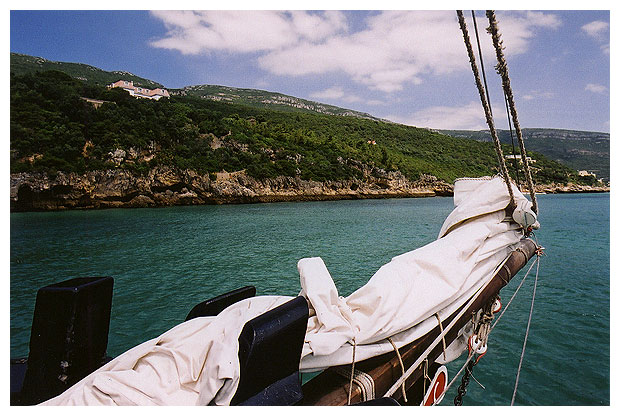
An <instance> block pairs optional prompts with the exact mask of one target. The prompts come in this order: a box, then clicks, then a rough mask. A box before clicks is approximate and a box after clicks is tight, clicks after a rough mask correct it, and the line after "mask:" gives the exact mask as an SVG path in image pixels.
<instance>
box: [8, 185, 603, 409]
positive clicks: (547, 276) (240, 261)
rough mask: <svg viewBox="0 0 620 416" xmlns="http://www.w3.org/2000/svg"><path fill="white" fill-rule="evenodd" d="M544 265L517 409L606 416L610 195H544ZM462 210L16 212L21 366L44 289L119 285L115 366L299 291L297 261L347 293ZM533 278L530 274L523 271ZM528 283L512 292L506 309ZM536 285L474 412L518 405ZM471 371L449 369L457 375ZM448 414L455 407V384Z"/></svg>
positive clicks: (504, 339) (372, 203)
mask: <svg viewBox="0 0 620 416" xmlns="http://www.w3.org/2000/svg"><path fill="white" fill-rule="evenodd" d="M539 205H540V212H541V215H540V221H541V224H542V228H541V229H540V230H539V231H538V232H537V233H536V236H537V238H538V240H539V242H540V244H541V245H543V246H544V247H546V253H547V255H546V256H545V257H543V258H542V261H541V265H540V273H539V283H538V289H537V292H536V305H535V309H534V315H533V318H532V324H531V329H530V336H529V341H528V344H527V350H526V356H525V361H524V364H523V368H522V370H521V375H520V380H519V390H518V394H517V398H516V401H515V403H516V404H519V405H608V404H609V400H610V393H609V386H610V381H609V380H610V339H609V335H610V315H609V310H610V269H609V194H582V195H541V196H539ZM451 210H452V198H422V199H387V200H362V201H333V202H305V203H277V204H257V205H225V206H197V207H173V208H156V209H125V210H123V209H114V210H102V211H72V212H51V213H13V214H11V219H10V224H11V237H10V241H11V248H10V250H11V254H10V265H11V276H10V292H11V293H10V313H11V319H10V320H11V336H10V341H11V357H12V358H17V357H21V356H26V355H27V354H28V340H29V336H30V325H31V322H32V313H33V310H34V303H35V298H36V291H37V289H38V288H40V287H42V286H44V285H48V284H51V283H54V282H58V281H61V280H65V279H69V278H73V277H79V276H95V275H99V276H113V277H114V279H115V283H114V297H113V304H112V321H111V323H110V336H109V344H108V354H109V355H112V356H115V355H118V354H120V353H122V352H123V351H125V350H127V349H129V348H131V347H133V346H135V345H137V344H138V343H141V342H143V341H145V340H147V339H150V338H153V337H155V336H157V335H159V334H161V333H162V332H164V331H166V330H168V329H170V328H171V327H173V326H175V325H176V324H178V323H180V322H182V321H183V320H184V318H185V316H186V315H187V313H188V312H189V310H190V309H191V308H192V306H194V305H195V304H196V303H198V302H200V301H202V300H205V299H208V298H210V297H213V296H216V295H218V294H221V293H223V292H226V291H229V290H232V289H235V288H238V287H241V286H244V285H254V286H256V287H257V292H258V293H257V294H259V295H272V294H279V295H290V296H295V295H297V294H298V293H299V290H300V285H299V276H298V273H297V261H298V260H299V259H301V258H303V257H310V256H320V257H322V258H323V259H324V261H325V263H326V265H327V267H328V269H329V270H330V272H331V274H332V277H333V278H334V281H335V283H336V286H337V288H338V290H339V292H340V295H342V296H346V295H348V294H350V293H351V292H353V291H354V290H355V289H357V288H358V287H360V286H362V285H363V284H364V283H365V282H366V281H367V280H368V279H369V278H370V277H371V276H372V274H373V273H374V272H375V271H376V270H377V269H378V268H379V267H380V266H381V265H383V264H385V263H387V262H388V261H389V260H390V259H391V258H392V257H394V256H395V255H398V254H401V253H403V252H406V251H409V250H412V249H415V248H417V247H419V246H422V245H424V244H427V243H429V242H431V241H432V240H434V239H435V238H436V236H437V233H438V232H439V229H440V227H441V224H442V222H443V220H444V219H445V217H446V216H447V215H448V214H449V213H450V211H451ZM522 273H523V272H522ZM521 276H522V274H520V275H518V276H517V277H515V278H514V279H513V281H512V282H511V283H510V285H509V286H508V287H506V288H505V289H504V290H503V291H502V299H504V300H505V302H506V301H507V299H509V298H510V296H511V294H512V292H513V291H514V289H515V288H516V286H517V284H518V283H519V281H520V280H521ZM533 277H534V275H533V274H531V275H530V276H529V277H528V279H527V280H526V282H525V284H524V286H523V287H522V289H521V291H520V292H519V294H518V295H517V297H516V299H515V301H514V302H513V304H512V305H511V306H510V308H509V309H508V311H507V312H506V313H505V315H504V316H503V317H502V320H501V322H500V324H499V325H498V326H497V327H496V328H495V330H494V331H493V333H492V334H491V338H490V341H489V351H488V353H487V354H486V356H485V357H483V358H482V360H481V361H480V363H479V364H478V365H477V366H476V367H475V369H474V376H475V378H476V379H477V380H478V381H479V382H480V383H481V384H482V385H483V386H484V387H485V388H484V389H483V388H482V387H480V386H479V385H478V384H477V383H476V382H475V381H474V380H472V381H471V382H470V384H469V388H468V393H467V395H466V396H465V399H464V401H463V404H464V405H508V404H510V399H511V397H512V391H513V386H514V382H515V375H516V370H517V366H518V363H519V357H520V354H521V347H522V343H523V335H524V333H525V326H526V323H527V318H528V314H529V309H530V300H531V291H532V285H533V282H534V279H533ZM461 363H462V359H461V360H457V361H455V362H453V363H451V364H450V366H449V373H450V376H451V377H452V376H453V375H454V374H455V373H456V371H457V370H458V369H459V368H460V366H461ZM457 385H458V382H457V383H455V386H454V387H453V388H452V389H451V391H450V392H449V393H448V395H447V397H446V399H444V402H443V403H442V404H446V405H450V404H452V398H453V397H454V395H455V394H456V386H457Z"/></svg>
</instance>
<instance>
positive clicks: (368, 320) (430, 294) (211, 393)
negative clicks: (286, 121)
mask: <svg viewBox="0 0 620 416" xmlns="http://www.w3.org/2000/svg"><path fill="white" fill-rule="evenodd" d="M513 191H514V196H515V202H516V204H517V206H518V207H519V212H520V213H522V212H524V211H527V212H528V215H529V218H532V215H534V214H533V213H532V212H531V210H530V207H531V204H530V202H529V201H528V200H527V199H526V198H525V197H524V196H523V194H522V193H521V192H520V191H519V190H518V189H517V188H516V187H513ZM508 203H509V195H508V191H507V189H506V185H505V182H504V181H503V179H502V178H501V177H493V178H489V177H485V178H475V179H460V180H457V181H456V182H455V186H454V204H455V208H454V210H453V211H452V213H451V214H450V215H449V216H448V217H447V218H446V220H445V222H444V224H443V226H442V228H441V231H440V233H439V236H438V238H437V240H435V241H433V242H432V243H430V244H428V245H426V246H424V247H421V248H418V249H416V250H413V251H410V252H408V253H404V254H401V255H399V256H397V257H394V258H393V259H392V261H390V262H389V263H387V264H385V265H384V266H382V267H381V268H380V269H379V270H378V271H377V272H376V273H375V274H374V275H373V276H372V277H371V278H370V280H369V281H368V282H367V283H366V284H365V285H364V286H362V287H360V288H359V289H358V290H356V291H355V292H353V293H352V294H351V295H350V296H348V297H341V296H339V294H338V291H337V289H336V286H335V284H334V282H333V280H332V278H331V276H330V274H329V271H328V269H327V267H326V266H325V263H324V262H323V260H322V259H321V258H319V257H313V258H305V259H301V260H300V261H299V263H298V269H299V274H300V282H301V295H303V296H305V297H306V298H307V299H308V301H309V306H310V318H309V320H308V328H307V331H306V337H305V341H304V346H303V351H302V359H301V363H300V369H301V370H302V371H316V370H319V369H323V368H326V367H329V366H333V365H340V364H346V363H350V362H351V360H352V349H353V344H354V343H355V347H356V353H355V358H356V361H360V360H364V359H367V358H370V357H373V356H376V355H379V354H383V353H385V352H388V351H391V350H392V346H391V344H390V343H389V341H388V340H387V338H388V337H390V338H391V340H392V341H393V342H394V343H395V344H396V345H397V346H398V347H400V346H403V345H405V344H408V343H410V342H412V341H414V340H415V339H417V338H419V337H420V336H422V335H424V334H425V333H427V332H428V331H429V330H431V329H432V328H433V327H434V326H435V325H436V323H437V320H436V317H435V316H434V315H435V314H437V316H438V317H440V319H442V320H443V319H445V318H446V317H448V316H449V315H450V314H452V313H453V312H454V311H456V310H457V309H458V308H459V306H461V305H462V304H463V303H465V302H466V300H467V299H468V298H469V297H470V296H472V295H473V294H474V293H475V292H476V290H478V289H479V288H480V287H482V286H483V285H484V284H485V283H486V282H488V281H489V280H490V279H491V277H492V276H493V274H494V272H495V271H496V269H497V268H498V266H499V265H501V264H502V262H503V261H504V260H505V259H506V258H507V257H508V255H509V254H510V253H511V252H512V251H513V250H514V248H515V247H516V245H517V244H518V242H519V240H520V239H521V238H522V237H523V232H522V226H521V225H519V224H517V223H516V222H515V221H514V220H512V218H506V212H505V210H504V209H505V208H506V206H507V205H508ZM533 218H535V216H534V217H533ZM527 225H532V224H527ZM537 226H538V223H535V224H534V227H537ZM291 299H293V297H291V296H257V297H254V298H250V299H245V300H242V301H240V302H237V303H235V304H233V305H231V306H230V307H228V308H227V309H225V310H224V311H222V312H221V313H220V314H219V315H217V316H216V317H202V318H195V319H192V320H190V321H187V322H184V323H182V324H180V325H177V326H176V327H174V328H172V329H170V330H169V331H167V332H166V333H164V334H162V335H161V336H159V337H157V338H155V339H152V340H149V341H146V342H144V343H142V344H140V345H138V346H136V347H134V348H133V349H131V350H129V351H127V352H125V353H124V354H122V355H120V356H119V357H117V358H115V359H114V360H112V361H110V362H109V363H107V364H106V365H104V366H103V367H101V368H100V369H98V370H97V371H95V372H93V373H92V374H90V375H89V376H87V377H85V378H84V379H83V380H81V381H80V382H78V383H77V384H75V385H74V386H72V387H71V388H69V389H68V390H67V391H65V392H64V393H62V394H60V395H59V396H57V397H55V398H52V399H50V400H48V401H47V402H44V403H43V404H44V405H207V404H215V405H227V404H229V403H230V400H231V399H232V397H233V396H234V394H235V391H236V388H237V385H238V382H239V360H238V338H239V334H240V333H241V330H242V328H243V325H244V324H245V323H246V322H247V321H249V320H250V319H252V318H254V317H256V316H258V315H260V314H262V313H264V312H266V311H268V310H270V309H273V308H275V307H276V306H279V305H281V304H283V303H285V302H287V301H289V300H291ZM449 349H450V348H449ZM457 350H458V348H457ZM457 352H458V351H457Z"/></svg>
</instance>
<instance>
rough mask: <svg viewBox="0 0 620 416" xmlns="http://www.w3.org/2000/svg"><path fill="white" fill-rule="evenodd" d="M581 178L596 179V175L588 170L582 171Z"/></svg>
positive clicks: (580, 172)
mask: <svg viewBox="0 0 620 416" xmlns="http://www.w3.org/2000/svg"><path fill="white" fill-rule="evenodd" d="M579 176H594V177H595V178H596V173H594V172H588V171H587V170H580V171H579Z"/></svg>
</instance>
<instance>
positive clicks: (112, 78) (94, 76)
mask: <svg viewBox="0 0 620 416" xmlns="http://www.w3.org/2000/svg"><path fill="white" fill-rule="evenodd" d="M43 71H60V72H64V73H65V74H68V75H71V76H72V77H73V78H76V79H79V80H81V81H84V82H86V83H88V84H95V85H108V84H111V83H113V82H116V81H118V80H119V79H124V80H126V81H133V82H135V83H136V84H139V85H142V86H143V87H146V88H157V87H163V85H161V84H159V83H157V82H155V81H151V80H149V79H146V78H142V77H139V76H137V75H134V74H132V73H130V72H127V71H104V70H102V69H99V68H97V67H94V66H91V65H86V64H80V63H74V62H57V61H49V60H47V59H45V58H40V57H36V56H30V55H23V54H19V53H11V74H15V75H25V74H32V73H36V72H43Z"/></svg>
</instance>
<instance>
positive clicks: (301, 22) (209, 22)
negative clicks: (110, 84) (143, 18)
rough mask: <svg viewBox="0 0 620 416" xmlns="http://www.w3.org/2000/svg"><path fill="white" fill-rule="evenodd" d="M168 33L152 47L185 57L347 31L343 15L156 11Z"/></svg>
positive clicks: (268, 47)
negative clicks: (185, 55) (186, 55)
mask: <svg viewBox="0 0 620 416" xmlns="http://www.w3.org/2000/svg"><path fill="white" fill-rule="evenodd" d="M151 13H152V15H153V16H155V17H157V18H159V19H161V20H162V21H163V22H164V24H165V26H166V28H167V29H168V32H167V33H166V36H165V37H163V38H162V39H159V40H156V41H153V42H152V43H151V45H152V46H154V47H158V48H164V49H176V50H178V51H180V52H181V53H183V54H199V53H208V52H212V51H227V52H237V53H251V52H265V51H271V50H277V49H281V48H285V47H287V46H291V45H294V44H296V43H298V42H299V41H300V40H309V41H313V42H316V41H321V40H323V39H325V38H326V37H328V36H330V35H333V34H334V33H336V32H337V31H340V30H343V29H345V28H346V18H345V17H344V15H343V14H342V13H341V12H337V11H327V12H324V13H322V14H314V13H309V12H303V11H293V12H279V11H270V10H266V11H223V10H217V11H153V12H151Z"/></svg>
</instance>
